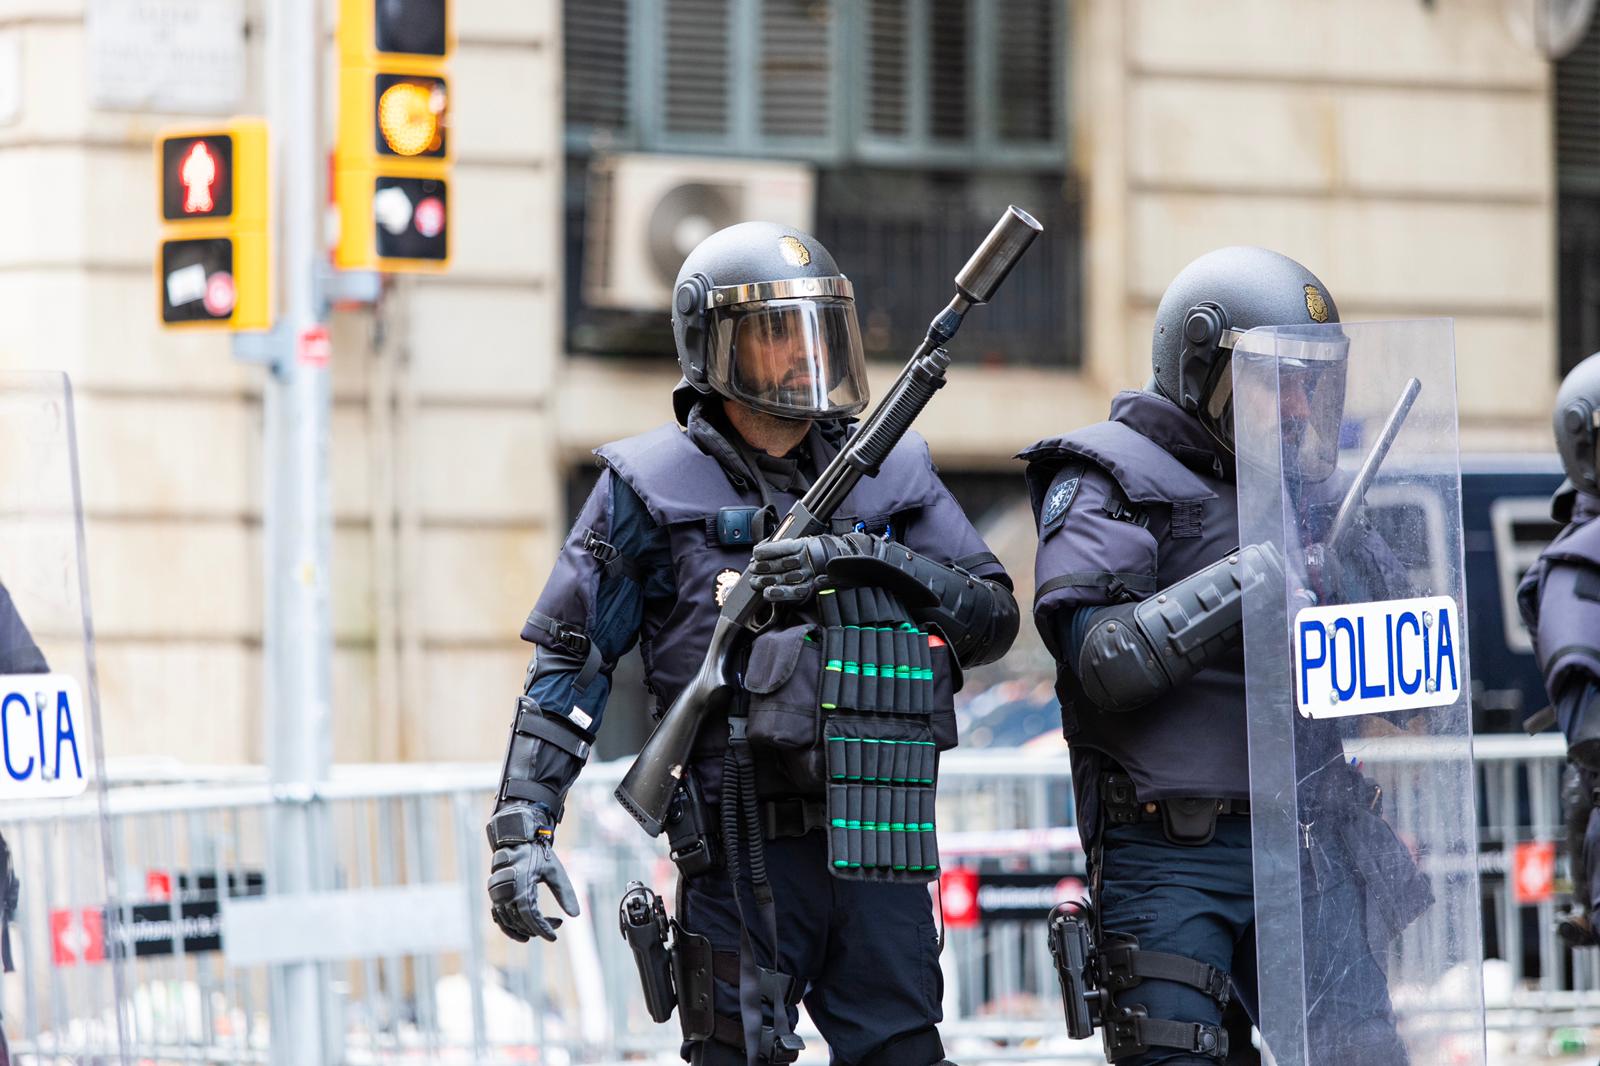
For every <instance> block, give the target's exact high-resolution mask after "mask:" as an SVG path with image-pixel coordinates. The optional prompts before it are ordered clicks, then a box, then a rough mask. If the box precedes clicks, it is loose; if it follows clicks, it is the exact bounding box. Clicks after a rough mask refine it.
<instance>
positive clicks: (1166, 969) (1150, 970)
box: [1099, 933, 1233, 1008]
mask: <svg viewBox="0 0 1600 1066" xmlns="http://www.w3.org/2000/svg"><path fill="white" fill-rule="evenodd" d="M1104 936H1105V943H1104V944H1102V945H1101V948H1100V952H1099V956H1100V982H1101V984H1102V986H1103V987H1105V988H1108V989H1110V990H1111V991H1112V992H1120V991H1123V990H1124V989H1129V988H1132V987H1133V986H1135V985H1137V984H1138V983H1139V982H1140V981H1143V980H1145V979H1146V978H1150V979H1152V980H1156V981H1171V982H1173V983H1175V984H1180V985H1188V986H1189V987H1190V988H1197V989H1199V990H1200V991H1201V992H1204V993H1205V994H1206V995H1208V996H1210V997H1211V998H1212V999H1214V1000H1216V1001H1217V1005H1218V1006H1219V1007H1222V1008H1226V1007H1227V1006H1228V1003H1229V1001H1230V1000H1231V999H1232V998H1233V991H1232V988H1233V986H1232V984H1231V982H1230V981H1229V980H1228V975H1227V974H1225V973H1223V972H1222V971H1221V970H1219V969H1217V968H1216V967H1215V966H1211V965H1208V964H1206V963H1203V962H1200V961H1199V960H1198V959H1190V958H1186V957H1184V956H1182V955H1170V954H1168V953H1167V952H1164V951H1144V950H1141V949H1140V947H1139V942H1138V941H1137V940H1134V939H1133V938H1132V937H1127V938H1123V937H1119V936H1117V934H1115V933H1106V934H1104Z"/></svg>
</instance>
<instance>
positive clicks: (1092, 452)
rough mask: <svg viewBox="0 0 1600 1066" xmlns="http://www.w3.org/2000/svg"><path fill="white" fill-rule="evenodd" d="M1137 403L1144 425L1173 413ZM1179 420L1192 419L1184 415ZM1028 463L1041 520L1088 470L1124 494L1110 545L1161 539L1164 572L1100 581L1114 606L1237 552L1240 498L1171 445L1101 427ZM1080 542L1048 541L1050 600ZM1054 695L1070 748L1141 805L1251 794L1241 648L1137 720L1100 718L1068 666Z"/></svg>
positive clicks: (1061, 531)
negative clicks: (1106, 768)
mask: <svg viewBox="0 0 1600 1066" xmlns="http://www.w3.org/2000/svg"><path fill="white" fill-rule="evenodd" d="M1120 399H1122V398H1120V397H1119V400H1120ZM1134 402H1135V403H1136V404H1138V405H1140V410H1139V416H1140V417H1142V418H1149V417H1151V414H1150V411H1149V410H1148V408H1146V407H1145V406H1144V405H1147V404H1148V405H1153V404H1158V403H1160V404H1164V403H1165V401H1161V400H1159V399H1157V398H1154V397H1150V398H1146V397H1142V396H1141V397H1138V398H1136V399H1135V400H1134ZM1167 406H1170V405H1167ZM1170 416H1171V417H1172V418H1174V419H1188V418H1189V416H1187V415H1185V414H1183V413H1182V412H1181V411H1179V410H1178V409H1177V408H1175V407H1174V408H1172V411H1171V414H1170ZM1178 450H1179V451H1181V448H1180V449H1178ZM1195 452H1196V457H1195V461H1196V465H1197V466H1198V465H1202V464H1201V462H1200V459H1201V458H1202V457H1203V458H1204V459H1205V460H1206V461H1208V462H1209V461H1210V453H1209V452H1203V451H1202V450H1201V449H1199V448H1196V449H1195ZM1019 458H1022V459H1024V460H1026V461H1028V464H1029V465H1028V475H1027V477H1028V488H1029V492H1030V494H1031V495H1032V498H1033V501H1034V508H1035V513H1040V512H1039V508H1040V507H1041V505H1042V504H1043V502H1044V494H1045V493H1047V492H1048V491H1049V489H1050V485H1051V483H1052V481H1053V480H1054V479H1055V477H1056V474H1057V473H1058V472H1059V471H1060V470H1061V468H1062V467H1064V466H1066V465H1069V464H1072V463H1079V464H1083V465H1085V466H1088V467H1093V468H1095V469H1096V470H1098V471H1099V472H1101V473H1102V474H1103V475H1104V476H1105V477H1107V478H1109V479H1110V480H1111V481H1112V482H1113V483H1114V485H1115V486H1116V489H1117V492H1116V493H1113V495H1112V498H1111V499H1110V500H1109V501H1108V503H1107V516H1108V517H1110V518H1113V519H1118V520H1120V521H1118V522H1116V523H1112V524H1111V525H1112V531H1111V532H1105V533H1102V534H1101V535H1103V536H1113V535H1117V531H1119V530H1121V529H1123V528H1124V527H1125V529H1126V534H1125V535H1126V536H1129V537H1139V538H1145V537H1147V536H1148V537H1153V538H1154V539H1155V542H1156V570H1155V573H1150V574H1114V575H1103V576H1104V577H1105V578H1107V579H1109V582H1110V584H1109V585H1108V593H1107V595H1106V596H1105V601H1106V602H1108V603H1116V602H1125V601H1131V600H1142V599H1144V598H1146V597H1147V596H1150V595H1152V594H1154V593H1155V592H1156V591H1157V590H1158V589H1162V588H1165V587H1166V586H1168V585H1170V584H1172V583H1174V582H1176V581H1178V580H1181V579H1182V578H1185V577H1188V576H1189V575H1190V574H1193V573H1195V572H1197V571H1199V570H1200V569H1202V568H1204V567H1206V566H1209V565H1210V564H1212V563H1214V562H1216V561H1217V560H1219V559H1222V558H1224V557H1225V556H1226V555H1227V554H1228V552H1230V551H1232V550H1233V549H1235V548H1236V547H1238V543H1239V520H1238V496H1237V494H1236V492H1235V491H1234V488H1233V486H1232V485H1231V484H1230V483H1228V482H1225V481H1223V480H1222V479H1221V478H1217V477H1204V476H1202V475H1201V474H1199V473H1197V472H1196V470H1195V469H1193V468H1191V467H1190V466H1188V465H1185V464H1184V463H1183V462H1181V461H1180V460H1179V458H1178V457H1177V455H1175V454H1174V452H1173V451H1169V450H1168V447H1165V446H1163V445H1162V444H1159V443H1157V442H1156V441H1154V440H1152V439H1151V438H1149V437H1147V436H1145V435H1144V434H1142V433H1140V432H1139V431H1138V430H1137V429H1135V428H1133V427H1132V426H1130V425H1127V424H1125V423H1123V422H1120V421H1108V422H1100V423H1097V424H1095V425H1091V426H1087V427H1085V428H1083V429H1081V430H1077V431H1075V432H1073V433H1069V434H1066V435H1063V436H1060V437H1052V438H1049V439H1046V440H1043V441H1040V442H1039V443H1037V444H1035V445H1033V446H1032V447H1031V448H1029V449H1028V450H1027V451H1025V452H1023V453H1021V455H1020V456H1019ZM1119 496H1120V498H1119ZM1077 506H1082V504H1081V503H1080V504H1078V505H1077ZM1113 508H1114V509H1115V511H1116V513H1114V514H1113V513H1112V509H1113ZM1102 528H1104V527H1103V526H1102ZM1071 536H1073V531H1072V528H1071V523H1066V524H1064V525H1061V526H1057V527H1056V528H1053V529H1047V530H1045V531H1044V534H1043V540H1042V541H1041V544H1040V548H1039V556H1038V563H1037V573H1036V575H1035V577H1036V580H1037V581H1038V583H1039V587H1040V589H1041V591H1042V590H1044V589H1045V588H1046V586H1047V584H1048V582H1050V581H1051V580H1052V579H1053V578H1057V577H1061V576H1063V574H1062V571H1065V570H1066V569H1067V568H1068V566H1067V564H1065V563H1060V564H1057V565H1055V566H1054V567H1052V558H1063V557H1064V556H1065V554H1066V552H1065V551H1063V549H1066V548H1068V547H1069V545H1070V543H1071V542H1070V541H1068V540H1066V539H1065V538H1070V537H1071ZM1079 554H1081V553H1079ZM1080 580H1082V578H1080ZM1049 600H1050V597H1049V595H1048V594H1045V595H1041V596H1040V598H1039V600H1038V601H1037V602H1036V603H1035V606H1034V610H1035V613H1036V616H1038V615H1040V614H1041V613H1047V612H1049V610H1050V603H1049ZM1042 621H1043V620H1042V619H1041V623H1042ZM1069 658H1070V657H1069ZM1056 694H1057V696H1058V697H1059V698H1060V700H1061V717H1062V731H1063V733H1064V734H1065V735H1066V737H1067V739H1068V740H1070V741H1072V743H1073V744H1074V745H1075V746H1076V747H1077V748H1079V749H1089V750H1095V751H1099V752H1101V753H1103V754H1104V755H1106V756H1108V757H1109V758H1111V759H1112V760H1113V761H1115V762H1116V763H1118V764H1119V765H1120V766H1122V767H1123V769H1124V770H1126V772H1127V773H1128V775H1129V776H1130V777H1131V778H1132V779H1133V782H1134V785H1135V787H1136V789H1137V793H1138V798H1139V799H1140V800H1141V801H1144V800H1151V799H1163V798H1166V797H1172V796H1196V795H1199V796H1215V797H1221V798H1229V799H1242V798H1245V797H1247V796H1248V795H1249V773H1248V763H1247V740H1246V726H1245V684H1244V654H1243V651H1242V650H1235V651H1233V652H1230V653H1229V654H1227V655H1225V656H1223V657H1222V658H1220V659H1218V660H1217V661H1215V662H1213V663H1212V664H1211V665H1209V666H1207V667H1206V668H1205V669H1203V670H1201V671H1199V672H1198V673H1197V674H1195V676H1194V677H1193V678H1191V679H1190V680H1189V681H1188V682H1187V683H1185V684H1184V685H1182V686H1180V687H1178V688H1176V689H1174V690H1172V691H1170V692H1167V693H1165V694H1164V695H1162V696H1160V697H1159V698H1157V699H1156V700H1155V701H1154V702H1152V703H1150V704H1149V705H1147V706H1145V707H1142V708H1140V709H1139V710H1137V711H1133V712H1129V713H1112V712H1108V711H1103V710H1101V709H1100V708H1098V707H1096V706H1095V705H1094V704H1092V703H1090V702H1089V701H1088V699H1087V698H1086V697H1085V695H1084V692H1083V690H1082V687H1081V686H1080V685H1079V683H1078V679H1077V677H1076V676H1075V675H1074V674H1073V672H1072V670H1071V669H1070V668H1069V667H1068V666H1067V665H1065V664H1064V663H1062V662H1058V663H1057V670H1056ZM1075 765H1076V760H1075Z"/></svg>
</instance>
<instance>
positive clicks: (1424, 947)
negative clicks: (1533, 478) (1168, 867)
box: [1233, 320, 1484, 1066]
mask: <svg viewBox="0 0 1600 1066" xmlns="http://www.w3.org/2000/svg"><path fill="white" fill-rule="evenodd" d="M1233 398H1234V404H1233V409H1234V412H1235V440H1236V445H1237V471H1238V491H1239V538H1240V543H1241V544H1243V545H1252V546H1259V550H1261V551H1265V552H1273V553H1276V554H1277V555H1278V556H1279V557H1281V559H1282V560H1283V568H1282V578H1281V580H1274V581H1262V582H1259V583H1257V584H1256V585H1254V586H1252V587H1247V588H1246V590H1245V597H1244V653H1245V684H1246V703H1247V727H1248V732H1249V758H1250V828H1251V837H1252V847H1253V852H1252V865H1253V872H1254V880H1255V912H1256V913H1255V916H1256V924H1257V928H1258V929H1259V930H1260V931H1261V935H1260V936H1259V938H1258V942H1257V963H1258V987H1259V989H1260V1017H1259V1019H1258V1022H1259V1028H1260V1030H1261V1034H1262V1037H1263V1040H1264V1042H1265V1044H1266V1046H1267V1047H1268V1048H1269V1049H1270V1050H1271V1052H1272V1056H1273V1059H1274V1061H1275V1062H1276V1063H1278V1066H1322V1064H1334V1063H1339V1064H1343V1063H1355V1062H1360V1063H1378V1062H1383V1063H1386V1064H1388V1063H1404V1062H1431V1061H1437V1060H1438V1056H1439V1055H1440V1054H1441V1050H1440V1049H1441V1047H1444V1048H1446V1049H1447V1051H1446V1053H1447V1054H1448V1056H1449V1057H1450V1061H1453V1062H1463V1063H1482V1062H1483V1061H1484V1058H1483V1056H1484V1042H1483V1007H1482V999H1481V995H1480V992H1479V976H1478V975H1479V974H1480V973H1481V970H1482V961H1483V960H1482V950H1483V949H1482V939H1481V935H1480V902H1479V898H1478V880H1477V876H1476V871H1475V870H1474V869H1471V868H1470V867H1469V868H1467V869H1465V870H1463V868H1462V866H1461V864H1460V863H1459V862H1457V861H1452V860H1454V859H1457V858H1459V856H1462V855H1474V854H1476V852H1477V833H1476V824H1475V818H1474V812H1475V810H1476V807H1475V805H1474V801H1473V767H1472V716H1471V707H1470V697H1469V694H1470V692H1471V682H1470V671H1469V666H1468V662H1467V641H1466V636H1467V634H1466V620H1465V618H1464V616H1463V614H1462V607H1463V605H1464V604H1465V602H1466V598H1465V593H1464V589H1463V576H1462V574H1463V563H1462V532H1461V479H1460V469H1459V458H1458V450H1457V440H1456V400H1455V363H1454V347H1453V340H1452V332H1451V323H1450V322H1449V321H1448V320H1438V321H1425V322H1367V323H1353V324H1352V323H1345V324H1343V325H1340V324H1337V323H1328V324H1326V325H1314V324H1313V325H1305V326H1295V327H1279V328H1276V329H1261V330H1253V331H1251V332H1249V333H1247V334H1245V335H1244V336H1243V337H1242V338H1241V339H1240V340H1239V342H1238V343H1237V344H1236V345H1235V348H1234V355H1233ZM1447 973H1449V974H1451V975H1452V976H1453V978H1454V979H1452V980H1448V981H1447V980H1445V977H1446V974H1447ZM1450 989H1458V990H1460V991H1459V992H1454V993H1452V992H1451V991H1449V990H1450Z"/></svg>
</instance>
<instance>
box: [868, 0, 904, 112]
mask: <svg viewBox="0 0 1600 1066" xmlns="http://www.w3.org/2000/svg"><path fill="white" fill-rule="evenodd" d="M909 2H910V0H867V10H866V26H865V36H866V68H867V70H866V86H865V88H866V94H865V99H864V100H863V101H862V103H863V105H864V107H865V108H866V115H865V117H864V120H863V122H862V127H863V128H864V129H865V130H866V132H867V133H869V134H871V135H873V136H877V137H894V138H901V137H905V136H906V135H907V134H909V133H910V132H911V116H910V109H909V107H908V106H907V103H908V102H907V99H906V97H907V83H908V82H909V80H910V75H911V71H910V58H911V57H910V55H909V52H910V41H909V34H910V32H911V26H910V22H909V20H908V18H907V11H906V5H907V4H908V3H909Z"/></svg>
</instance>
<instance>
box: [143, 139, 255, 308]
mask: <svg viewBox="0 0 1600 1066" xmlns="http://www.w3.org/2000/svg"><path fill="white" fill-rule="evenodd" d="M156 166H157V168H158V173H159V175H160V182H159V184H160V189H161V248H160V254H159V255H158V256H157V257H156V271H157V279H156V280H157V286H158V288H159V290H160V300H161V322H162V324H163V325H166V326H217V327H221V328H224V329H232V330H265V329H270V328H271V326H272V280H271V270H272V249H271V239H270V236H269V230H268V225H267V220H268V206H267V205H268V198H267V124H266V123H265V122H263V121H262V120H261V119H257V118H237V119H233V120H232V121H231V122H229V123H228V124H227V125H226V126H223V127H220V128H218V127H212V128H209V129H201V130H168V131H165V132H163V133H162V134H161V135H160V136H159V137H157V138H156Z"/></svg>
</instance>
